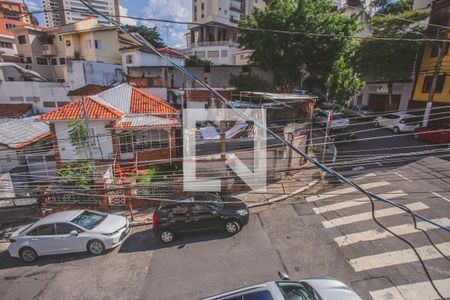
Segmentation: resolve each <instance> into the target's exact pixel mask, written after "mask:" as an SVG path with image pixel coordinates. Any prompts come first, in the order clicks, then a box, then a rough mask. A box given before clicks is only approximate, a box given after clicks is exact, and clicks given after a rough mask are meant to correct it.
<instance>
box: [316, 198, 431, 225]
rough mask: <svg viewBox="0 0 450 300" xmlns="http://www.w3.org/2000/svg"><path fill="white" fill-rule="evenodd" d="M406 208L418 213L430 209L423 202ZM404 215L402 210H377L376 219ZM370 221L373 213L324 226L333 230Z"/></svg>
mask: <svg viewBox="0 0 450 300" xmlns="http://www.w3.org/2000/svg"><path fill="white" fill-rule="evenodd" d="M405 206H406V207H408V208H409V209H410V210H411V211H417V210H421V209H427V208H429V207H428V206H426V205H425V204H423V203H422V202H415V203H411V204H408V205H405ZM403 213H405V211H403V210H401V209H400V208H397V207H391V208H385V209H379V210H376V211H375V217H377V218H381V217H388V216H394V215H400V214H403ZM370 219H372V213H371V212H364V213H360V214H356V215H351V216H346V217H341V218H336V219H331V220H327V221H323V222H322V225H323V227H325V228H332V227H337V226H342V225H347V224H351V223H355V222H361V221H367V220H370Z"/></svg>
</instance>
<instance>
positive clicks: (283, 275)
mask: <svg viewBox="0 0 450 300" xmlns="http://www.w3.org/2000/svg"><path fill="white" fill-rule="evenodd" d="M278 276H280V278H281V280H289V279H290V278H289V275H288V274H286V273H284V272H281V271H278Z"/></svg>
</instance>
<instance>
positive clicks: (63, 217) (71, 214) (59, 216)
mask: <svg viewBox="0 0 450 300" xmlns="http://www.w3.org/2000/svg"><path fill="white" fill-rule="evenodd" d="M83 211H84V210H81V209H77V210H66V211H60V212H57V213H54V214H51V215H48V216H46V217H44V218H42V219H40V220H39V221H37V222H36V223H34V226H39V225H42V224H49V223H57V222H69V221H71V220H73V219H74V218H75V217H76V216H78V215H79V214H81V213H82V212H83Z"/></svg>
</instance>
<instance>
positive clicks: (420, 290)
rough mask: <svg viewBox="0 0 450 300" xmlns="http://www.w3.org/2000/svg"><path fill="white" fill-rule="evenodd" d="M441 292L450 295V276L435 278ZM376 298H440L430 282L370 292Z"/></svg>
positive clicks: (395, 299) (407, 299) (381, 299)
mask: <svg viewBox="0 0 450 300" xmlns="http://www.w3.org/2000/svg"><path fill="white" fill-rule="evenodd" d="M433 282H434V284H435V285H436V287H437V289H438V290H439V292H440V293H441V294H442V296H444V297H445V298H449V297H450V278H448V279H439V280H434V281H433ZM369 293H370V296H372V298H373V299H374V300H433V299H439V298H440V297H439V295H438V294H437V293H436V292H435V291H434V289H433V288H432V286H431V284H430V283H429V282H419V283H413V284H405V285H400V286H396V287H390V288H386V289H382V290H378V291H372V292H369Z"/></svg>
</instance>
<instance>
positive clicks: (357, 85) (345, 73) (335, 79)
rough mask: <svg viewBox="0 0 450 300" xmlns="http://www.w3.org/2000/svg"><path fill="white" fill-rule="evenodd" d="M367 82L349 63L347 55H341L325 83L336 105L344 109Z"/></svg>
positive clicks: (330, 97)
mask: <svg viewBox="0 0 450 300" xmlns="http://www.w3.org/2000/svg"><path fill="white" fill-rule="evenodd" d="M364 85H365V82H364V81H363V80H361V79H359V77H358V76H357V75H356V74H355V72H354V71H353V68H352V67H351V66H349V65H348V63H347V62H346V59H345V55H341V57H339V59H338V60H336V61H335V62H334V64H333V68H332V70H331V73H330V75H329V76H328V79H327V81H326V83H325V86H326V88H327V97H328V99H330V100H331V101H332V102H333V103H334V107H335V108H337V109H338V110H342V109H344V108H345V107H347V105H348V103H349V102H350V100H351V98H352V97H353V96H354V95H356V94H358V93H359V92H360V91H361V90H362V89H363V88H364Z"/></svg>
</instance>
